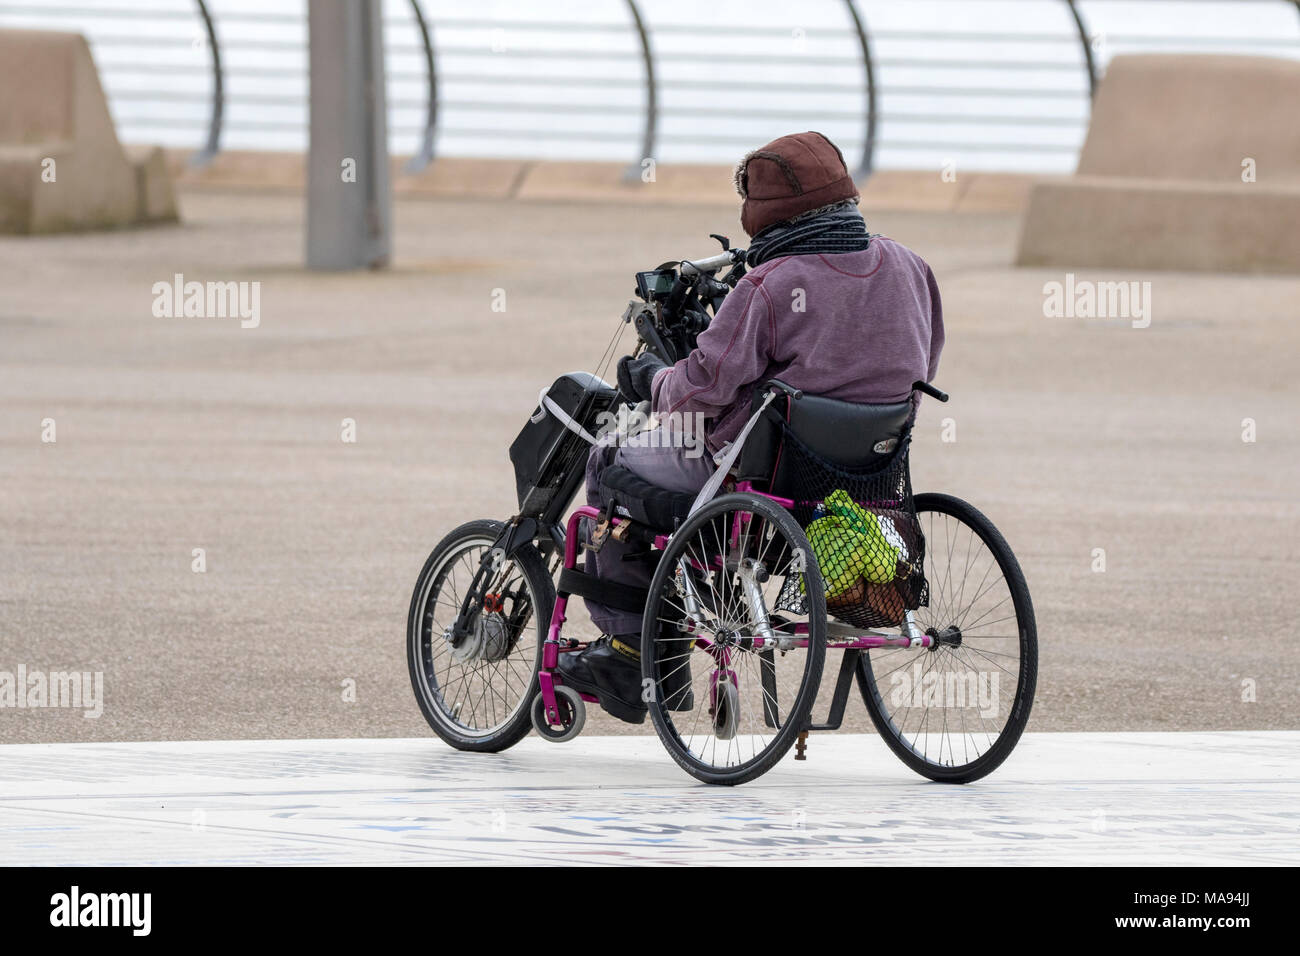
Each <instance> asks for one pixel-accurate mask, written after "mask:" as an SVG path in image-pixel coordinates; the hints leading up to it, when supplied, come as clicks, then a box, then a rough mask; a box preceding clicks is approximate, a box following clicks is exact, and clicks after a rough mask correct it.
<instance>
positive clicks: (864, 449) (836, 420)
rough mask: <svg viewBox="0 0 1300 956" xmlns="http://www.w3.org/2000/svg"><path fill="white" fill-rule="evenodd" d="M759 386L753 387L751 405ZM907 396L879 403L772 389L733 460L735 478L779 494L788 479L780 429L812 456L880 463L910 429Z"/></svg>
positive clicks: (866, 466) (857, 467)
mask: <svg viewBox="0 0 1300 956" xmlns="http://www.w3.org/2000/svg"><path fill="white" fill-rule="evenodd" d="M762 402H763V390H762V389H759V390H758V391H757V392H755V395H754V401H753V405H752V406H751V407H752V408H754V409H755V410H757V408H758V406H759V405H761V404H762ZM913 410H914V406H913V405H912V402H911V400H905V401H902V402H891V403H889V404H884V405H864V404H858V403H855V402H841V401H838V400H837V399H833V398H825V397H823V396H820V395H807V394H805V395H804V396H803V397H802V398H800V399H798V400H796V399H793V398H791V397H790V396H789V395H786V394H784V393H782V394H778V395H777V397H776V398H775V399H773V400H772V404H771V405H769V406H768V408H767V412H766V414H764V415H763V417H762V418H760V419H759V420H758V421H757V422H755V423H754V430H753V431H752V432H750V434H749V438H748V439H747V440H746V442H745V447H744V449H743V450H742V451H741V453H740V459H739V462H738V467H739V477H740V479H741V480H742V481H752V482H755V483H756V484H758V485H760V486H761V487H763V488H764V489H765V490H767V491H770V492H771V493H772V494H776V495H780V494H781V489H782V488H783V487H784V486H785V485H786V483H787V480H788V478H789V476H788V475H786V474H784V471H785V469H784V468H783V467H782V458H783V456H782V454H781V445H782V440H783V438H784V433H785V429H787V428H788V429H789V430H790V431H791V432H793V433H794V435H795V437H797V438H798V439H799V441H801V442H802V443H803V444H804V445H805V446H807V447H808V448H809V449H810V450H811V451H813V452H815V453H816V454H817V455H819V456H821V457H822V458H824V459H826V460H827V461H830V462H833V463H834V464H835V465H837V466H839V467H840V468H843V469H845V470H847V471H869V470H870V469H872V468H874V467H876V466H880V465H884V464H885V463H886V462H887V461H888V460H889V458H890V456H891V455H892V454H893V453H894V450H895V449H896V448H897V447H898V442H899V441H901V440H902V439H903V437H904V436H905V435H906V434H907V432H908V430H909V429H910V428H911V423H912V414H913Z"/></svg>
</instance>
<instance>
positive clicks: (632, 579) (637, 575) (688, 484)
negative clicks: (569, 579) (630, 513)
mask: <svg viewBox="0 0 1300 956" xmlns="http://www.w3.org/2000/svg"><path fill="white" fill-rule="evenodd" d="M674 444H675V443H672V442H667V441H657V440H653V439H652V440H648V441H644V442H636V443H633V444H627V445H623V446H622V447H614V446H603V445H597V446H596V447H594V448H593V449H592V450H591V454H590V455H589V456H588V458H587V504H589V505H591V506H592V507H594V508H599V507H600V506H601V501H600V497H599V495H598V494H597V489H598V488H599V482H600V474H601V472H602V471H604V470H605V469H606V468H608V467H609V466H610V465H612V464H618V465H622V466H623V467H624V468H627V469H628V470H629V471H631V472H632V473H633V474H635V475H637V476H638V477H640V478H643V479H645V480H646V481H648V482H650V483H651V484H653V485H658V486H659V487H660V488H666V489H668V490H669V491H680V492H687V493H694V492H697V491H699V490H700V489H701V488H702V487H704V483H705V482H706V481H708V480H709V476H710V475H712V474H713V459H712V458H711V457H710V456H709V455H708V453H707V452H705V453H701V449H699V448H696V449H694V450H692V449H690V448H683V447H674ZM591 524H592V522H591V521H590V520H584V521H583V522H582V525H583V527H582V536H583V540H584V541H590V540H591V537H590V536H591V530H592V529H591ZM627 553H628V545H626V544H624V543H622V542H621V541H615V540H614V539H613V538H606V539H605V544H604V546H603V547H601V549H600V551H599V552H594V553H593V552H591V551H588V552H587V556H586V558H585V567H584V569H585V570H586V571H587V572H588V573H594V574H595V575H596V577H598V578H600V579H601V580H603V581H613V582H616V583H618V584H630V585H633V586H635V587H641V588H644V587H648V586H649V584H650V574H651V569H650V565H649V564H648V563H647V562H645V561H639V560H635V559H633V560H631V561H624V560H623V558H624V556H625V555H626V554H627ZM584 600H586V602H587V611H588V612H589V613H590V614H591V620H592V622H593V623H594V624H595V625H596V627H598V628H600V630H601V632H602V633H605V634H635V635H637V636H638V637H639V636H640V634H641V615H639V614H637V613H635V612H633V611H620V610H618V609H617V608H612V607H607V606H606V605H604V604H600V603H597V602H596V601H592V600H590V599H584Z"/></svg>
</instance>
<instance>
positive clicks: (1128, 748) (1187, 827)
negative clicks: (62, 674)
mask: <svg viewBox="0 0 1300 956" xmlns="http://www.w3.org/2000/svg"><path fill="white" fill-rule="evenodd" d="M1298 755H1300V732H1271V733H1264V732H1259V733H1254V732H1232V733H1150V734H1148V733H1130V734H1029V735H1026V737H1025V738H1024V739H1023V740H1022V741H1021V743H1020V745H1019V747H1018V748H1017V750H1016V752H1015V753H1014V754H1013V755H1012V757H1011V759H1010V760H1008V761H1007V763H1006V764H1004V765H1003V766H1002V768H1001V769H999V770H998V771H996V772H995V773H994V774H993V775H992V776H991V777H988V778H986V779H985V780H983V781H980V782H979V783H976V784H972V785H969V786H965V787H952V786H942V785H938V784H932V783H929V782H928V781H925V780H923V779H922V778H920V777H917V776H915V775H913V774H912V773H911V772H910V771H909V770H907V769H906V768H905V767H904V766H903V765H902V764H901V763H900V762H899V761H898V760H897V759H896V758H895V757H894V756H893V755H892V754H891V753H890V752H889V751H888V750H887V749H886V748H885V746H884V744H883V743H882V742H881V741H880V740H879V739H878V738H875V737H871V736H850V735H814V736H813V738H812V739H811V741H810V746H809V750H808V760H807V761H806V762H803V763H797V762H795V761H793V760H792V759H787V760H785V761H784V762H782V764H781V765H780V766H779V767H777V768H776V769H775V770H773V771H771V772H769V773H768V774H767V775H766V776H764V777H763V778H761V779H760V780H758V781H756V782H754V783H751V784H747V785H745V786H742V787H739V788H712V787H707V786H704V785H703V784H698V783H696V782H695V781H694V780H693V779H691V778H689V777H687V776H686V775H685V774H684V773H683V772H682V771H681V770H679V769H678V767H677V766H676V764H674V763H673V762H672V760H671V759H670V758H669V757H668V755H667V754H666V753H665V752H664V750H663V748H662V746H661V745H660V744H659V742H658V740H657V739H655V738H653V737H592V738H585V739H584V738H579V739H578V740H576V741H574V742H572V743H569V744H563V745H554V744H548V743H546V742H544V741H542V740H539V739H537V738H534V737H530V738H528V739H527V740H525V741H524V742H523V743H521V744H520V745H519V746H517V747H515V748H514V749H512V750H510V751H507V752H506V753H504V754H499V755H482V754H461V753H457V752H455V751H453V750H450V749H449V748H447V747H446V746H444V745H443V744H442V743H441V742H439V741H438V740H436V739H415V740H290V741H229V742H226V741H208V742H201V743H151V744H133V743H123V744H50V745H20V746H7V747H0V859H3V861H4V862H5V863H7V864H19V865H21V864H46V865H51V864H53V865H58V864H169V865H177V864H191V863H213V864H250V863H272V864H281V865H286V864H361V863H366V864H431V863H485V864H491V863H529V864H543V863H551V862H554V863H561V862H563V863H635V862H651V863H669V864H671V863H721V862H745V863H763V862H781V863H832V864H834V863H855V864H861V863H891V864H908V863H977V864H978V863H988V864H1001V863H1048V864H1055V863H1059V864H1126V863H1133V864H1170V865H1174V864H1206V865H1231V864H1243V863H1290V864H1293V865H1294V864H1296V863H1297V862H1300V759H1298Z"/></svg>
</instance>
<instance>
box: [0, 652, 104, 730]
mask: <svg viewBox="0 0 1300 956" xmlns="http://www.w3.org/2000/svg"><path fill="white" fill-rule="evenodd" d="M6 707H10V708H14V709H16V710H29V709H30V710H39V709H41V708H46V707H63V708H68V709H72V710H81V711H82V715H81V716H83V717H86V718H89V719H91V720H93V719H94V718H96V717H99V716H100V715H101V714H103V713H104V672H103V671H95V672H94V673H91V672H90V671H29V670H28V669H27V665H26V664H19V665H18V670H17V672H13V671H0V709H2V708H6Z"/></svg>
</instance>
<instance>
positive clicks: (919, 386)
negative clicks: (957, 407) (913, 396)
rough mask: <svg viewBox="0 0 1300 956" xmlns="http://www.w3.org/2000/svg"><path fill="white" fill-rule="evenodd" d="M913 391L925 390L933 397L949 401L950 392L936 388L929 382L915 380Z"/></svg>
mask: <svg viewBox="0 0 1300 956" xmlns="http://www.w3.org/2000/svg"><path fill="white" fill-rule="evenodd" d="M912 391H914V392H924V393H925V394H926V395H929V396H930V397H931V398H937V399H938V400H939V401H941V402H946V401H948V393H947V392H945V391H943V390H942V389H938V388H935V387H934V386H933V385H931V384H930V383H929V382H913V383H912Z"/></svg>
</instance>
